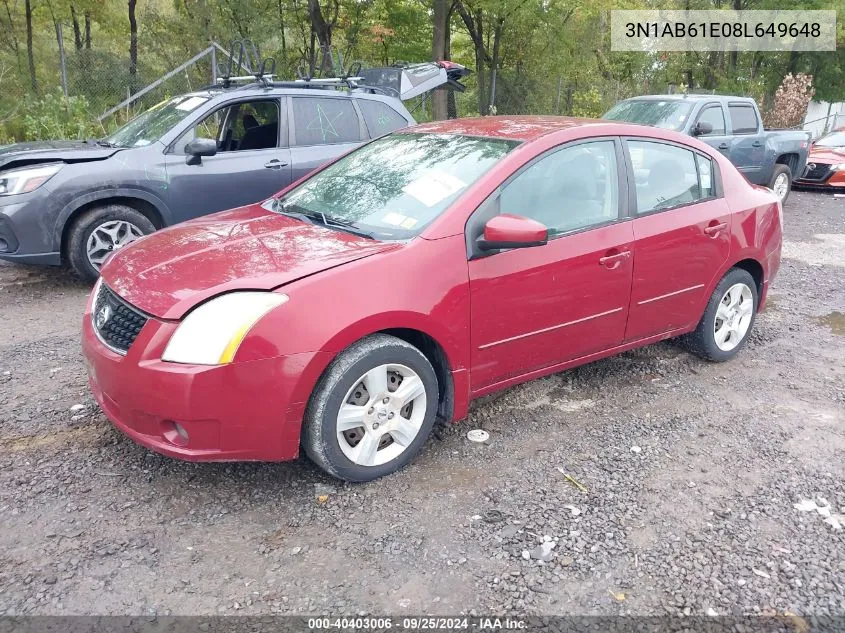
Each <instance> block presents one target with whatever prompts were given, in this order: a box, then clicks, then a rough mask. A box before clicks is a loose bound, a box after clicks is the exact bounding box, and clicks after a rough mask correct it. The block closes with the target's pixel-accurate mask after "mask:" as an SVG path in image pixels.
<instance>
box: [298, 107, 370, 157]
mask: <svg viewBox="0 0 845 633" xmlns="http://www.w3.org/2000/svg"><path fill="white" fill-rule="evenodd" d="M292 101H293V124H294V129H295V131H296V144H297V145H331V144H334V143H357V142H359V141H361V140H362V139H361V128H360V125H359V122H358V114H357V113H356V112H355V106H353V105H352V101H350V100H349V99H326V98H321V97H292Z"/></svg>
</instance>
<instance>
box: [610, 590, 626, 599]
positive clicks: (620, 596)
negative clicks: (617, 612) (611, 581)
mask: <svg viewBox="0 0 845 633" xmlns="http://www.w3.org/2000/svg"><path fill="white" fill-rule="evenodd" d="M607 591H608V593H610V595H611V596H613V598H614V600H616V602H625V594H624V593H622V592H619V593H616V592H615V591H612V590H610V589H608V590H607Z"/></svg>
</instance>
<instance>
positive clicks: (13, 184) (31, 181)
mask: <svg viewBox="0 0 845 633" xmlns="http://www.w3.org/2000/svg"><path fill="white" fill-rule="evenodd" d="M62 167H64V163H50V164H49V165H37V166H35V167H23V168H22V169H10V170H9V171H4V172H2V173H0V196H13V195H15V194H18V193H29V192H30V191H34V190H36V189H38V187H40V186H41V185H43V184H44V183H45V182H47V181H48V180H50V178H52V177H53V176H55V175H56V173H57V172H58V171H59V170H60V169H61V168H62Z"/></svg>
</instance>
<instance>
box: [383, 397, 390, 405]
mask: <svg viewBox="0 0 845 633" xmlns="http://www.w3.org/2000/svg"><path fill="white" fill-rule="evenodd" d="M382 402H383V403H384V404H387V403H388V402H390V398H385V399H384V400H382Z"/></svg>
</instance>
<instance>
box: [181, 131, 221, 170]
mask: <svg viewBox="0 0 845 633" xmlns="http://www.w3.org/2000/svg"><path fill="white" fill-rule="evenodd" d="M185 153H186V154H187V155H188V157H187V158H186V159H185V163H187V164H188V165H199V164H200V163H202V157H203V156H214V155H215V154H216V153H217V141H215V140H214V139H210V138H195V139H194V140H193V141H191V142H190V143H187V144H185Z"/></svg>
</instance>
